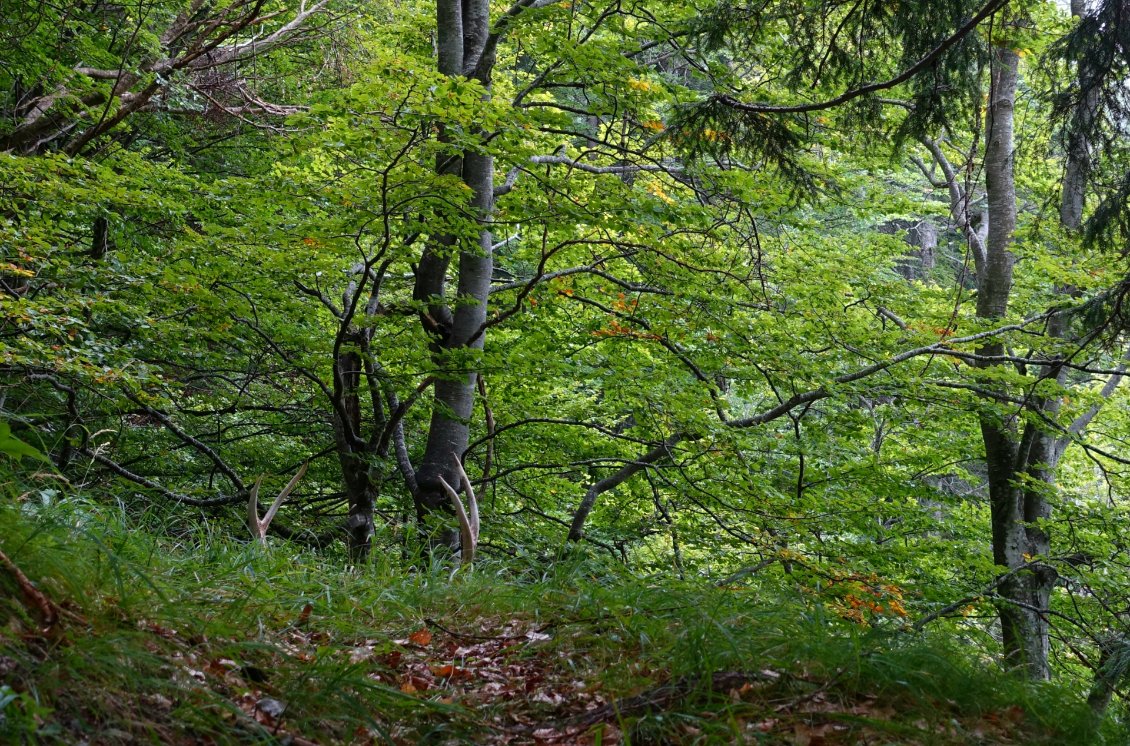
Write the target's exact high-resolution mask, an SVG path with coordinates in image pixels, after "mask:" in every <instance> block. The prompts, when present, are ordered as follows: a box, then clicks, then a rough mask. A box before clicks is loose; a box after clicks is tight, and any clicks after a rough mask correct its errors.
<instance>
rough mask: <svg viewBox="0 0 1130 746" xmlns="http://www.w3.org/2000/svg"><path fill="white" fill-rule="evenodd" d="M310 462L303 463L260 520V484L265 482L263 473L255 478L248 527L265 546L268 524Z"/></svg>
mask: <svg viewBox="0 0 1130 746" xmlns="http://www.w3.org/2000/svg"><path fill="white" fill-rule="evenodd" d="M309 465H310V464H309V462H307V463H305V464H303V465H302V467H301V468H300V469H299V470H298V473H297V474H295V475H294V477H293V478H292V479H291V480H290V482H288V483H287V485H286V487H283V491H282V492H280V493H279V496H278V497H276V498H275V501H274V502H273V503H271V507H270V508H268V509H267V515H265V516H263V519H262V520H259V485H261V484H262V483H263V477H262V475H260V476H259V478H258V479H256V480H255V486H254V487H252V488H251V498H250V500H248V502H247V527H248V528H250V529H251V535H252V536H254V537H256V538H257V539H259V541H260V543H262V544H263V545H264V546H266V544H267V526H270V525H271V521H273V520H274V518H275V513H277V512H279V506H280V505H282V504H283V500H285V499H286V498H287V496H288V495H290V493H291V492H292V491H293V490H294V488H295V487H296V486H298V481H299V480H300V479H302V475H304V474H305V473H306V467H307V466H309Z"/></svg>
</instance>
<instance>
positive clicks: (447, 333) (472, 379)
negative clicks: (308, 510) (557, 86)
mask: <svg viewBox="0 0 1130 746" xmlns="http://www.w3.org/2000/svg"><path fill="white" fill-rule="evenodd" d="M436 11H437V12H436V24H437V29H436V30H437V51H438V66H439V71H440V72H441V73H443V74H444V75H449V76H456V75H468V76H469V77H473V78H475V79H477V80H478V81H479V82H480V83H482V84H483V85H484V87H486V88H487V89H488V90H489V84H490V74H491V67H492V66H493V59H490V52H489V51H488V49H487V38H488V33H489V23H490V5H489V3H488V2H487V1H486V0H462V1H461V0H438V2H437V6H436ZM441 137H442V135H441ZM436 168H437V170H439V171H440V172H441V173H446V174H454V175H458V176H459V177H460V178H461V179H462V181H463V183H464V184H466V185H467V186H468V187H469V189H470V193H471V208H472V210H473V211H474V214H475V216H476V217H477V219H478V220H479V221H481V224H482V228H481V230H480V231H479V236H478V241H477V242H468V243H467V244H465V245H458V242H457V241H456V240H455V239H454V238H452V237H439V238H437V239H436V240H434V241H433V242H432V244H431V245H429V246H428V247H427V249H425V251H424V254H423V256H422V257H421V260H420V265H419V268H418V270H417V273H416V285H415V288H414V291H413V296H414V298H415V299H416V300H418V301H424V302H427V304H428V311H427V312H426V313H424V314H422V316H421V321H422V323H423V325H424V329H425V330H426V331H427V332H428V334H429V335H430V336H431V338H432V353H433V361H434V363H435V365H436V367H437V369H438V375H437V380H436V384H435V387H434V407H433V410H432V418H431V424H430V426H429V428H428V439H427V444H426V446H425V449H424V456H423V459H422V461H421V462H420V465H419V467H418V468H417V470H416V483H417V489H416V492H415V494H414V495H413V498H414V501H415V505H416V514H417V518H418V519H419V520H420V521H421V522H424V521H426V520H427V518H428V516H429V514H431V513H434V512H437V511H444V512H449V511H450V507H451V506H450V504H449V500H448V497H447V494H446V493H445V492H444V490H443V489H442V486H441V482H440V480H441V479H442V480H444V481H446V482H447V483H448V484H450V485H458V484H459V476H458V472H457V471H456V469H455V459H456V458H461V457H462V455H463V452H464V451H465V450H466V449H467V443H468V433H469V429H468V428H469V421H470V418H471V412H472V410H473V408H474V402H475V391H476V388H477V386H476V384H477V377H478V373H477V372H476V371H475V370H474V369H473V364H472V363H471V362H470V361H473V360H474V352H475V351H477V350H481V349H482V347H483V343H484V334H483V332H484V328H483V324H484V322H485V321H486V312H487V294H488V292H489V290H490V278H491V272H492V268H493V262H492V256H491V246H492V242H493V238H492V233H491V230H490V227H489V221H490V218H491V213H492V211H493V207H494V162H493V159H492V158H491V157H490V156H489V155H484V154H482V153H473V152H465V153H463V154H462V155H461V157H457V158H448V159H445V160H444V161H442V162H440V163H437V164H436ZM453 260H455V261H456V280H455V299H454V303H452V304H448V303H447V301H446V290H447V284H448V282H449V277H448V274H449V269H450V266H451V263H452V261H453ZM457 538H458V537H457V534H456V532H454V531H453V530H449V531H445V532H443V533H442V535H441V536H439V537H437V539H438V541H439V542H441V543H445V544H450V545H451V546H455V545H456V542H457Z"/></svg>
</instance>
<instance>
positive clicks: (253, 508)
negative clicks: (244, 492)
mask: <svg viewBox="0 0 1130 746" xmlns="http://www.w3.org/2000/svg"><path fill="white" fill-rule="evenodd" d="M262 483H263V476H262V475H260V476H259V478H258V479H256V480H255V484H254V486H252V488H251V496H250V497H249V498H248V501H247V527H248V528H249V529H251V534H252V536H254V537H255V538H257V539H259V540H260V541H266V540H267V533H266V530H265V529H264V527H263V524H262V522H261V521H260V520H259V485H261V484H262Z"/></svg>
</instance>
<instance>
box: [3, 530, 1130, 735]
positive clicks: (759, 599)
mask: <svg viewBox="0 0 1130 746" xmlns="http://www.w3.org/2000/svg"><path fill="white" fill-rule="evenodd" d="M0 524H2V525H0V549H2V550H3V553H4V556H5V557H6V558H7V560H6V561H5V565H4V567H0V588H2V592H3V593H2V596H0V682H2V683H0V742H3V743H20V742H25V743H86V744H116V743H161V744H228V743H263V744H267V743H277V744H293V745H294V746H303V745H304V744H336V743H349V744H370V743H372V744H378V743H391V744H415V743H435V744H448V743H451V744H457V743H481V744H611V743H631V744H696V743H753V744H793V745H796V746H819V745H823V744H1065V743H1120V742H1122V741H1120V740H1119V736H1117V735H1116V734H1112V733H1106V732H1104V730H1103V729H1104V728H1110V724H1109V721H1108V723H1107V725H1105V726H1104V725H1100V724H1097V723H1095V722H1094V721H1093V719H1092V718H1091V717H1090V713H1089V711H1088V710H1087V708H1086V705H1085V703H1084V702H1083V701H1082V700H1081V697H1080V696H1079V694H1078V693H1077V692H1070V691H1067V690H1065V689H1063V688H1057V687H1055V686H1052V685H1044V686H1031V685H1026V684H1023V683H1022V682H1019V681H1017V680H1016V679H1014V678H1011V677H1008V676H1005V675H1003V674H1000V673H999V672H997V670H996V666H995V665H994V663H993V662H992V661H991V660H990V659H988V658H987V657H986V656H985V655H983V654H980V653H979V652H978V651H977V649H976V647H975V646H972V645H970V644H969V640H964V641H963V640H960V639H958V638H957V637H956V635H955V633H954V631H953V629H952V628H951V629H950V631H949V632H948V633H947V635H941V634H933V635H930V636H922V635H915V634H909V633H907V632H906V631H905V629H902V630H900V629H897V628H894V627H891V628H881V626H876V625H871V626H863V625H859V624H854V623H851V622H848V621H845V620H843V619H840V618H839V617H837V616H836V615H834V614H826V613H824V611H823V610H822V609H823V607H822V605H821V604H819V603H815V602H813V601H812V600H811V599H805V598H803V597H798V598H796V599H791V600H790V599H788V598H786V597H784V596H781V595H779V594H778V595H772V594H771V593H769V592H768V591H766V590H765V589H763V588H762V589H759V588H757V587H756V586H753V585H750V586H738V587H728V588H717V587H713V586H708V585H705V584H703V583H692V582H681V581H679V582H676V581H672V580H669V579H665V580H656V579H652V580H646V579H640V578H638V577H633V576H631V575H629V574H627V573H626V572H624V571H623V570H621V569H617V568H616V567H615V566H610V565H608V564H605V563H602V562H597V561H594V560H591V559H577V558H573V559H570V560H564V561H557V562H552V563H550V562H545V561H534V560H522V561H519V560H513V559H508V560H507V561H506V562H505V563H497V564H496V563H494V562H492V561H490V560H487V561H485V562H483V563H481V564H480V565H478V566H476V567H475V568H474V569H473V570H472V571H470V572H460V573H459V574H457V575H456V576H455V577H454V578H449V572H450V569H449V568H448V567H442V566H439V565H437V566H436V567H435V568H432V569H427V570H422V571H421V570H416V571H405V570H403V569H401V568H399V567H398V566H397V563H394V562H391V561H386V562H381V561H379V560H378V561H376V562H374V563H372V564H371V565H369V566H367V567H365V568H364V569H354V568H349V567H347V566H346V565H345V564H344V562H343V560H341V559H337V560H333V559H331V558H326V557H325V556H319V555H316V554H312V553H309V552H306V551H303V550H301V549H299V548H297V547H294V546H292V545H288V544H285V543H280V544H278V545H273V546H272V547H270V548H269V549H264V548H262V547H259V546H256V545H253V544H248V543H243V542H237V541H233V540H230V539H223V538H220V537H219V535H208V534H206V535H196V536H194V537H191V540H189V539H185V538H180V539H177V540H172V539H170V538H168V537H167V536H166V537H165V538H159V537H155V536H153V535H151V534H149V533H148V532H139V531H129V530H124V529H123V528H122V527H120V526H118V527H116V528H114V527H108V526H107V524H106V523H104V522H102V523H100V522H99V520H98V516H96V515H94V516H87V517H86V518H84V519H83V520H79V521H75V520H70V521H68V522H54V523H51V522H48V524H49V525H45V522H44V519H43V518H42V517H39V518H37V519H35V520H28V519H27V518H26V516H20V515H19V514H16V513H15V512H12V511H9V512H6V513H2V514H0ZM95 526H97V529H95V528H94V527H95Z"/></svg>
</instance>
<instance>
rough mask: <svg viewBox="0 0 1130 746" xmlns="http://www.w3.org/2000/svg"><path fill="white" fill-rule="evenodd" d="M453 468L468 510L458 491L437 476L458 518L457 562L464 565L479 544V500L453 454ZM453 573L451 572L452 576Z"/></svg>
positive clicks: (473, 555)
mask: <svg viewBox="0 0 1130 746" xmlns="http://www.w3.org/2000/svg"><path fill="white" fill-rule="evenodd" d="M455 469H456V470H457V471H458V472H459V481H460V483H461V484H462V486H463V489H464V490H465V491H466V492H467V504H468V507H469V508H470V511H469V512H468V510H467V509H465V508H464V507H463V501H462V500H460V499H459V492H458V491H456V489H455V488H454V487H452V486H451V485H450V484H448V483H447V480H445V479H444V478H443V477H440V478H439V482H440V484H441V485H442V486H443V489H444V491H445V492H446V493H447V496H448V497H449V498H451V507H452V508H454V509H455V517H456V518H458V519H459V545H460V551H459V555H460V562H459V564H460V565H461V566H466V565H470V564H471V563H472V562H474V561H475V549H476V548H477V547H478V546H479V502H478V500H476V499H475V490H474V488H472V487H471V480H470V479H469V478H468V477H467V471H466V470H465V469H464V468H463V462H462V461H460V459H459V457H458V456H455ZM454 575H455V573H454V572H453V573H452V576H454Z"/></svg>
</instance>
